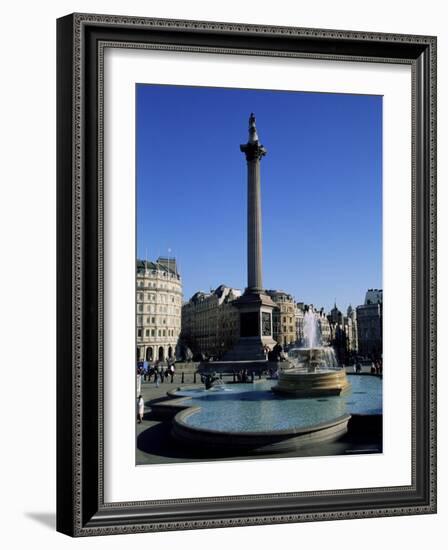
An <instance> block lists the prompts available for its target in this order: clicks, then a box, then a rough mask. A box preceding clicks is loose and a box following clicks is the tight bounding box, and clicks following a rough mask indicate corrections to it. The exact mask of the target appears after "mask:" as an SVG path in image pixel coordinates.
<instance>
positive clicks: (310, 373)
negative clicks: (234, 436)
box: [272, 308, 350, 397]
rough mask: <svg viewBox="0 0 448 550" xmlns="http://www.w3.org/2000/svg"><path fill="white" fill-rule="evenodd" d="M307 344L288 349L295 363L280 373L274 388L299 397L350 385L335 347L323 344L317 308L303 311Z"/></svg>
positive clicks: (335, 391) (334, 391)
mask: <svg viewBox="0 0 448 550" xmlns="http://www.w3.org/2000/svg"><path fill="white" fill-rule="evenodd" d="M303 321H304V323H303V335H304V344H305V345H304V346H302V347H298V348H293V349H291V350H289V352H288V359H289V362H290V363H291V364H292V365H293V368H292V369H288V370H285V371H282V372H280V373H279V377H278V384H277V385H276V386H274V387H273V388H272V391H275V392H279V393H288V394H292V395H295V396H297V397H317V396H327V395H340V394H341V393H342V392H345V391H347V390H348V389H350V383H349V382H348V380H347V375H346V373H345V370H344V369H343V368H340V367H339V365H338V362H337V359H336V354H335V352H334V349H333V348H332V347H330V346H323V345H322V338H321V333H320V327H319V322H318V319H317V316H316V312H315V311H314V310H313V309H312V308H309V309H308V310H307V311H306V312H305V315H304V320H303Z"/></svg>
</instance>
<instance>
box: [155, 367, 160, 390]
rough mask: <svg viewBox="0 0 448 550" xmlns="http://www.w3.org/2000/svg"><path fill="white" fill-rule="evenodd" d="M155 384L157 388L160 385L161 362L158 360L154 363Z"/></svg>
mask: <svg viewBox="0 0 448 550" xmlns="http://www.w3.org/2000/svg"><path fill="white" fill-rule="evenodd" d="M154 384H155V385H156V388H158V387H159V363H158V362H157V361H156V363H155V364H154Z"/></svg>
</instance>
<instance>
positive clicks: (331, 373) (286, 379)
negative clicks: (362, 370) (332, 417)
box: [272, 369, 351, 397]
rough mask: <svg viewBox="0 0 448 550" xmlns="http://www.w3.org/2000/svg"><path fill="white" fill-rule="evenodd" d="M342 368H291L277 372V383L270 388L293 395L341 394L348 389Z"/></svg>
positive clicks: (345, 375)
mask: <svg viewBox="0 0 448 550" xmlns="http://www.w3.org/2000/svg"><path fill="white" fill-rule="evenodd" d="M350 387H351V386H350V382H349V381H348V378H347V374H346V372H345V370H344V369H337V370H316V371H314V372H313V371H308V370H304V369H291V370H288V371H283V372H280V373H279V377H278V383H277V385H276V386H274V387H273V388H272V391H274V392H277V393H285V394H290V395H294V396H295V397H320V396H330V395H341V394H342V393H344V392H346V391H348V390H349V389H350Z"/></svg>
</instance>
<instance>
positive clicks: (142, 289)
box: [136, 258, 182, 361]
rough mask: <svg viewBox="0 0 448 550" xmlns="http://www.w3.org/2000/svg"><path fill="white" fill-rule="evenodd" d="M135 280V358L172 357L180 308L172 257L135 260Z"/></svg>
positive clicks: (177, 283)
mask: <svg viewBox="0 0 448 550" xmlns="http://www.w3.org/2000/svg"><path fill="white" fill-rule="evenodd" d="M136 283H137V284H136V330H137V361H143V360H146V361H155V360H156V359H157V360H161V361H164V360H166V359H167V358H174V357H175V353H176V346H177V344H178V341H179V336H180V330H181V308H182V281H181V277H180V275H179V273H178V270H177V264H176V260H175V259H174V258H158V260H157V261H156V262H150V261H143V260H137V269H136Z"/></svg>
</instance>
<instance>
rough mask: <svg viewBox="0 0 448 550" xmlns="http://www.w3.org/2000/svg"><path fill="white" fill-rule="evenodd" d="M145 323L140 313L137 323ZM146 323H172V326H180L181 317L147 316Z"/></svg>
mask: <svg viewBox="0 0 448 550" xmlns="http://www.w3.org/2000/svg"><path fill="white" fill-rule="evenodd" d="M142 324H143V317H142V316H141V315H138V316H137V325H142ZM145 324H147V325H148V324H151V325H158V324H162V325H171V326H175V327H176V326H177V327H179V326H180V319H179V318H174V319H173V318H171V319H168V318H166V317H162V318H160V317H146V318H145Z"/></svg>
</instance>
